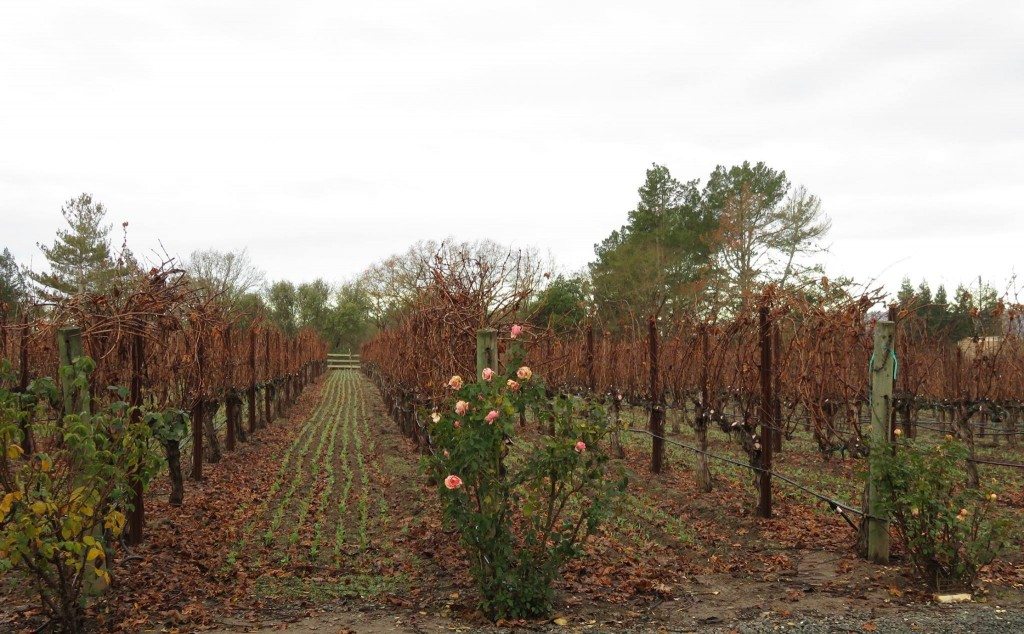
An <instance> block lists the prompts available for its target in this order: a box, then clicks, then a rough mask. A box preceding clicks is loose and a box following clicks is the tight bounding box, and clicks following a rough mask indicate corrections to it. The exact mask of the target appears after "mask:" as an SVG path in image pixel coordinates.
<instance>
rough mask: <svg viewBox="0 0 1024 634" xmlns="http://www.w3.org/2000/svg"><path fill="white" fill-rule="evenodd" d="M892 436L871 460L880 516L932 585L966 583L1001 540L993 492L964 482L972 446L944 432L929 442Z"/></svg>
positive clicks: (1002, 524) (1003, 524) (1001, 521)
mask: <svg viewBox="0 0 1024 634" xmlns="http://www.w3.org/2000/svg"><path fill="white" fill-rule="evenodd" d="M893 436H894V440H893V443H892V444H891V445H889V444H888V443H875V444H874V445H873V446H872V449H871V452H870V455H869V458H868V459H869V461H870V464H871V477H872V478H873V479H874V482H875V485H876V486H877V487H878V490H879V491H880V492H881V493H882V500H883V514H884V515H886V516H888V517H890V518H891V521H892V524H893V526H894V527H895V529H896V535H897V538H898V539H899V540H900V542H901V543H902V544H903V547H904V549H905V551H906V553H907V555H908V557H909V558H910V560H911V562H912V563H913V564H914V567H915V569H916V570H917V572H918V573H919V574H920V576H921V577H922V578H923V579H924V580H925V581H926V582H927V583H928V585H929V586H931V587H932V588H933V589H935V590H946V589H950V588H954V589H963V588H967V587H969V586H970V585H971V584H972V583H973V582H974V579H975V578H976V577H977V575H978V570H979V569H980V568H981V567H982V566H984V565H986V564H988V563H990V562H991V561H992V560H993V559H995V558H996V557H997V556H998V554H999V552H1000V551H1001V550H1003V548H1005V546H1006V536H1007V527H1008V525H1007V521H1006V519H1005V518H1002V517H1000V514H999V513H998V509H997V508H996V502H997V500H998V496H997V495H996V494H995V493H993V492H991V491H988V492H985V491H979V490H976V489H971V488H968V487H966V486H965V483H966V482H967V474H966V471H965V469H964V465H966V464H967V459H968V456H969V452H968V450H967V447H966V446H965V445H964V444H963V443H961V442H960V441H957V440H954V439H953V438H952V437H951V436H947V437H946V438H945V440H943V441H942V442H941V443H939V444H938V445H931V446H929V445H928V444H925V443H920V442H918V441H916V440H913V439H909V438H906V437H905V436H904V434H895V433H894V434H893Z"/></svg>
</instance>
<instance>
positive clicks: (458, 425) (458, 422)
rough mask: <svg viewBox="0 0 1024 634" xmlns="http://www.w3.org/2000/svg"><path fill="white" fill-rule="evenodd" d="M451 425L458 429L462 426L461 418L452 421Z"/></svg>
mask: <svg viewBox="0 0 1024 634" xmlns="http://www.w3.org/2000/svg"><path fill="white" fill-rule="evenodd" d="M452 427H454V428H455V429H458V428H459V427H462V421H461V420H457V421H455V422H454V423H452Z"/></svg>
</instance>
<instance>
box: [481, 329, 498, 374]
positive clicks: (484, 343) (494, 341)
mask: <svg viewBox="0 0 1024 634" xmlns="http://www.w3.org/2000/svg"><path fill="white" fill-rule="evenodd" d="M484 368H491V369H492V370H494V371H495V372H497V371H498V331H497V330H495V329H493V328H481V329H480V330H477V331H476V378H477V380H480V375H481V374H482V373H483V371H484Z"/></svg>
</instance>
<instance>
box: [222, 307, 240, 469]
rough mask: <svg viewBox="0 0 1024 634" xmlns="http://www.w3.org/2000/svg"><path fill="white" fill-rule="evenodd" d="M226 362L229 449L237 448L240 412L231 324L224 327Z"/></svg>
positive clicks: (225, 392) (226, 414) (227, 442)
mask: <svg viewBox="0 0 1024 634" xmlns="http://www.w3.org/2000/svg"><path fill="white" fill-rule="evenodd" d="M224 363H225V365H226V367H225V376H224V382H225V383H226V384H227V385H225V388H226V389H225V390H224V394H225V396H224V414H225V416H226V418H227V427H228V429H227V437H226V438H225V439H224V448H225V449H226V450H227V451H234V450H235V436H236V435H237V434H238V432H237V431H235V427H236V425H237V421H236V420H235V416H236V414H237V412H238V408H237V407H235V352H234V350H232V348H231V326H230V325H229V326H228V327H227V328H225V329H224Z"/></svg>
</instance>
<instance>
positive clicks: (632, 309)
mask: <svg viewBox="0 0 1024 634" xmlns="http://www.w3.org/2000/svg"><path fill="white" fill-rule="evenodd" d="M638 193H639V195H640V200H639V202H638V203H637V206H636V208H635V209H633V210H632V211H630V212H629V216H628V223H627V224H626V225H623V226H622V228H620V229H619V230H618V231H613V232H612V233H611V235H610V236H608V238H606V239H605V240H604V241H602V242H601V243H600V244H597V245H595V247H594V251H595V254H596V255H597V259H596V260H595V261H594V262H592V263H591V264H590V274H591V277H592V280H593V285H594V296H595V300H596V301H597V304H598V306H599V310H601V311H603V312H604V314H605V315H606V317H608V318H610V319H612V320H620V319H621V318H623V317H625V315H627V314H633V315H636V316H649V315H659V314H661V312H662V310H663V309H664V308H665V307H666V306H670V307H671V306H672V305H673V304H675V303H678V302H680V301H685V299H686V298H687V297H692V295H693V288H692V286H691V285H692V283H693V282H694V281H695V280H696V279H698V278H699V276H700V274H701V272H702V268H703V267H704V266H705V265H706V264H707V262H708V257H709V241H708V240H707V239H706V236H707V233H708V231H709V230H710V228H711V221H710V218H709V217H708V216H707V215H706V214H705V210H704V209H703V208H702V206H701V204H700V202H701V198H700V191H699V190H698V188H697V181H690V182H687V183H682V182H680V181H678V180H676V179H675V178H673V177H672V175H671V173H669V170H668V168H667V167H664V166H662V165H657V164H655V165H652V167H651V168H650V169H648V170H647V175H646V178H645V180H644V184H643V186H642V187H640V189H639V190H638Z"/></svg>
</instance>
